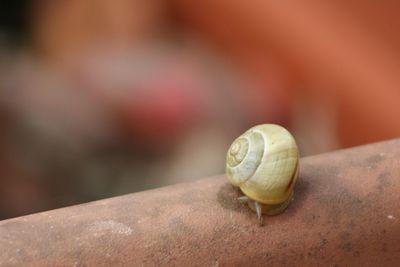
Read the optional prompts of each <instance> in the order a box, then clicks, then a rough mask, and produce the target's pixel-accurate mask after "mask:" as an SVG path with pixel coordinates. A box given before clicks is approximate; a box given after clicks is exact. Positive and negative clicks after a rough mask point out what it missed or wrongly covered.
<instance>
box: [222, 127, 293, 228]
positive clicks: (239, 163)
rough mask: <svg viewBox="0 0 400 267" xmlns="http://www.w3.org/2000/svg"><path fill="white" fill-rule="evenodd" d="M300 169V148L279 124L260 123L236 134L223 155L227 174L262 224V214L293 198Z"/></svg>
mask: <svg viewBox="0 0 400 267" xmlns="http://www.w3.org/2000/svg"><path fill="white" fill-rule="evenodd" d="M298 173H299V150H298V147H297V144H296V141H295V140H294V138H293V136H292V135H291V134H290V133H289V131H288V130H286V129H285V128H283V127H282V126H279V125H275V124H261V125H257V126H255V127H252V128H250V129H249V130H247V131H246V132H245V133H244V134H242V135H241V136H239V137H238V138H236V139H235V140H234V141H233V143H232V145H231V146H230V148H229V150H228V153H227V157H226V175H227V177H228V179H229V181H230V182H231V183H232V184H233V185H234V186H236V187H239V188H240V190H241V191H242V192H243V194H244V196H242V197H239V198H238V200H239V201H240V202H246V203H248V205H249V207H250V208H251V209H252V210H253V211H255V212H256V213H257V218H258V221H259V223H260V225H261V224H262V214H266V215H276V214H279V213H281V212H283V211H284V210H285V209H286V207H287V206H288V205H289V202H290V201H291V200H292V198H293V193H294V186H295V183H296V179H297V176H298Z"/></svg>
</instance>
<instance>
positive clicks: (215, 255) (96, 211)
mask: <svg viewBox="0 0 400 267" xmlns="http://www.w3.org/2000/svg"><path fill="white" fill-rule="evenodd" d="M399 192H400V140H392V141H388V142H384V143H378V144H372V145H368V146H364V147H359V148H354V149H349V150H342V151H337V152H333V153H327V154H322V155H318V156H313V157H308V158H304V159H302V160H301V168H300V177H299V179H298V185H297V187H296V191H295V200H294V201H293V203H291V205H290V206H289V208H288V209H287V210H286V212H284V213H283V214H281V215H278V216H274V217H265V218H264V224H265V225H264V227H259V225H258V224H257V219H256V216H255V214H254V213H253V212H252V211H251V210H250V209H249V208H248V207H247V206H246V205H242V204H239V203H238V202H237V201H235V198H236V197H237V196H238V195H239V192H238V191H237V190H235V189H234V188H233V187H232V186H231V185H230V184H229V183H228V181H227V179H226V177H224V176H220V177H214V178H209V179H203V180H199V181H197V182H193V183H186V184H179V185H175V186H170V187H165V188H160V189H156V190H151V191H145V192H141V193H136V194H131V195H126V196H121V197H116V198H111V199H106V200H101V201H96V202H92V203H88V204H83V205H78V206H73V207H69V208H64V209H59V210H53V211H48V212H43V213H38V214H34V215H30V216H25V217H20V218H15V219H10V220H6V221H2V222H0V251H1V253H0V265H2V266H13V265H23V266H27V265H31V266H116V265H125V266H160V265H161V266H162V265H169V266H171V265H172V266H174V265H175V266H176V265H179V266H243V265H253V266H254V265H258V266H259V265H261V266H262V265H264V266H267V265H268V266H279V265H285V266H317V265H319V266H396V265H398V263H399V262H400V205H399V203H400V193H399Z"/></svg>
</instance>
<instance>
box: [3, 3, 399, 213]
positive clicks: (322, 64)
mask: <svg viewBox="0 0 400 267" xmlns="http://www.w3.org/2000/svg"><path fill="white" fill-rule="evenodd" d="M399 7H400V3H399V2H396V1H383V2H380V3H376V2H375V1H361V0H350V1H346V2H343V1H340V2H338V1H315V0H309V1H303V0H300V1H258V0H248V1H238V0H220V1H212V0H203V1H185V0H164V1H160V0H157V1H156V0H148V1H139V0H119V1H108V0H85V1H82V0H57V1H56V0H41V1H37V0H30V1H29V0H14V1H1V3H0V16H1V17H0V219H5V218H9V217H14V216H20V215H24V214H28V213H33V212H38V211H43V210H47V209H53V208H58V207H63V206H68V205H72V204H77V203H82V202H87V201H91V200H96V199H100V198H106V197H111V196H115V195H120V194H125V193H130V192H135V191H141V190H145V189H150V188H155V187H160V186H164V185H169V184H174V183H178V182H183V181H189V180H193V179H199V178H202V177H205V176H212V175H217V174H220V173H223V172H224V165H225V153H226V151H227V148H228V147H229V145H230V143H231V142H232V140H233V139H234V138H235V137H236V136H238V135H239V134H241V133H242V132H243V131H245V130H246V129H247V128H249V127H251V126H253V125H255V124H259V123H278V124H281V125H283V126H285V127H287V128H289V129H290V130H291V131H292V132H293V134H294V135H295V136H296V139H297V140H298V143H299V145H300V148H301V153H302V156H306V155H311V154H317V153H321V152H325V151H330V150H334V149H339V148H343V147H349V146H356V145H361V144H365V143H370V142H376V141H380V140H384V139H388V138H395V137H399V135H400V105H399V104H398V103H399V101H400V89H399V87H400V75H399V74H400V37H399V36H400V35H399V32H398V31H399V30H398V29H400V17H399V16H398V10H399Z"/></svg>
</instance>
